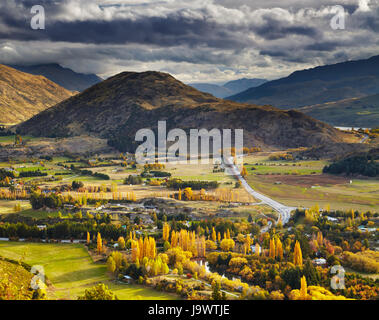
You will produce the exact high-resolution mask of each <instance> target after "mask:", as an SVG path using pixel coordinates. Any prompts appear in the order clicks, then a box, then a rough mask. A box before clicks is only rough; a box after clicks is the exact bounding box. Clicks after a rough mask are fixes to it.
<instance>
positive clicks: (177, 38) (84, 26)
mask: <svg viewBox="0 0 379 320" xmlns="http://www.w3.org/2000/svg"><path fill="white" fill-rule="evenodd" d="M16 2H17V3H19V4H20V7H19V6H17V8H15V7H14V6H10V8H9V6H8V10H2V14H1V18H0V21H1V22H2V23H3V24H5V25H7V26H9V27H11V28H12V29H15V30H16V31H14V30H12V31H9V32H0V38H2V39H12V40H26V39H29V40H49V41H65V42H78V43H98V44H128V43H138V44H152V45H159V46H173V45H181V44H183V45H188V46H196V45H207V46H209V47H212V48H225V49H232V48H234V49H237V48H244V47H249V46H252V45H253V44H254V42H253V41H252V40H251V39H249V38H248V37H247V36H246V34H247V32H255V33H256V34H257V35H259V36H260V37H262V38H264V39H268V40H274V39H279V38H284V37H286V36H289V35H304V36H308V37H315V36H317V34H318V31H317V29H315V28H313V27H308V26H304V25H287V24H286V23H285V22H283V21H280V20H278V19H276V18H272V17H270V14H269V13H266V14H265V15H264V16H263V17H262V18H263V23H261V24H260V25H254V22H250V21H246V23H247V26H246V25H245V24H239V23H238V22H236V23H234V24H227V25H225V24H223V21H222V20H221V21H215V20H214V19H209V18H208V16H209V13H208V12H207V11H206V10H205V9H199V10H198V13H199V17H195V18H191V17H186V16H185V15H186V12H185V11H180V10H179V11H177V12H174V13H172V14H169V15H166V16H164V17H154V16H136V17H132V18H131V19H127V18H125V19H118V18H115V19H113V20H111V21H109V20H106V21H105V20H101V19H90V20H85V21H77V20H73V21H56V20H54V19H55V18H56V16H57V15H58V14H59V13H63V11H62V8H60V7H59V6H58V5H57V4H55V5H53V4H52V2H51V1H47V0H45V1H42V2H41V4H42V5H43V6H46V8H45V12H46V17H47V19H46V30H44V31H37V32H36V31H35V30H31V28H30V18H31V16H32V15H31V14H30V8H31V7H32V5H33V4H35V3H36V1H30V0H22V1H21V0H18V1H16ZM58 3H59V2H58ZM2 6H3V7H6V5H4V4H3V5H2ZM16 11H17V13H16ZM250 24H252V25H250Z"/></svg>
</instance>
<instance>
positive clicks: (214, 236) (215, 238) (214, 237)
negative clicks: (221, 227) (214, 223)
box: [212, 227, 217, 242]
mask: <svg viewBox="0 0 379 320" xmlns="http://www.w3.org/2000/svg"><path fill="white" fill-rule="evenodd" d="M212 240H213V241H214V242H216V240H217V235H216V230H215V228H214V227H213V228H212Z"/></svg>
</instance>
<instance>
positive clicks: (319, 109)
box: [299, 94, 379, 128]
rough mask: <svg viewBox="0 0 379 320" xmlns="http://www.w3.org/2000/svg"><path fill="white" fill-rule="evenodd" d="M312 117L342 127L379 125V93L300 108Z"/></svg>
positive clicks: (373, 126) (374, 126)
mask: <svg viewBox="0 0 379 320" xmlns="http://www.w3.org/2000/svg"><path fill="white" fill-rule="evenodd" d="M299 111H301V112H304V113H306V114H308V115H310V116H311V117H314V118H316V119H319V120H322V121H325V122H327V123H329V124H332V125H335V126H342V127H363V128H376V127H379V94H375V95H372V96H367V97H363V98H352V99H345V100H340V101H335V102H328V103H324V104H317V105H313V106H307V107H303V108H301V109H299Z"/></svg>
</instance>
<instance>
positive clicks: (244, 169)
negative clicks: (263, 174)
mask: <svg viewBox="0 0 379 320" xmlns="http://www.w3.org/2000/svg"><path fill="white" fill-rule="evenodd" d="M247 175H248V173H247V170H246V168H245V166H243V167H242V170H241V176H242V177H244V178H245V177H247Z"/></svg>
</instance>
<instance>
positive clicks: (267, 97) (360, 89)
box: [227, 56, 379, 114]
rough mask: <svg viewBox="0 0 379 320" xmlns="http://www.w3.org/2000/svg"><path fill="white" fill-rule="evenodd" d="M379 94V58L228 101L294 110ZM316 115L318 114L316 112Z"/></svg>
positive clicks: (305, 73)
mask: <svg viewBox="0 0 379 320" xmlns="http://www.w3.org/2000/svg"><path fill="white" fill-rule="evenodd" d="M377 93H379V56H374V57H371V58H369V59H365V60H357V61H347V62H342V63H337V64H333V65H325V66H320V67H316V68H312V69H307V70H301V71H296V72H294V73H292V74H290V75H289V76H288V77H285V78H281V79H278V80H273V81H269V82H266V83H264V84H262V85H260V86H258V87H255V88H250V89H247V90H245V91H244V92H241V93H239V94H236V95H232V96H229V97H227V99H229V100H232V101H236V102H248V103H256V104H260V105H265V104H269V105H273V106H275V107H278V108H281V109H293V108H300V107H305V106H311V105H320V104H324V103H328V102H334V101H339V100H344V99H350V98H361V97H365V96H369V95H374V94H377ZM314 114H315V113H314Z"/></svg>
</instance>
